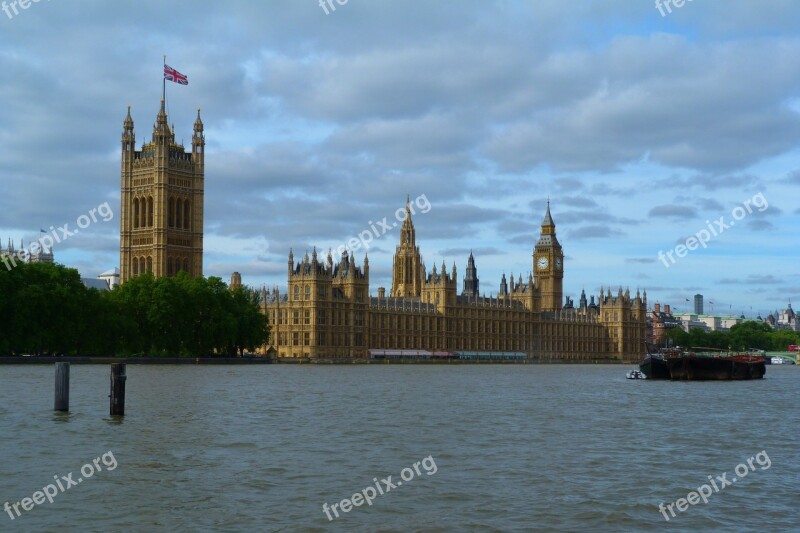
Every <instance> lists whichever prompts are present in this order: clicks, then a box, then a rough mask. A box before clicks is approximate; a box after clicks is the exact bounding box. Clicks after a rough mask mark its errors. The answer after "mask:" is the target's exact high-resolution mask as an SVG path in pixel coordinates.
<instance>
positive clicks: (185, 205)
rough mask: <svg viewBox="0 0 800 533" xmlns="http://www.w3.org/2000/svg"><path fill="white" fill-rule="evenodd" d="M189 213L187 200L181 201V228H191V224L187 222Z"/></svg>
mask: <svg viewBox="0 0 800 533" xmlns="http://www.w3.org/2000/svg"><path fill="white" fill-rule="evenodd" d="M189 213H191V209H189V200H184V201H183V229H192V226H191V225H190V224H189Z"/></svg>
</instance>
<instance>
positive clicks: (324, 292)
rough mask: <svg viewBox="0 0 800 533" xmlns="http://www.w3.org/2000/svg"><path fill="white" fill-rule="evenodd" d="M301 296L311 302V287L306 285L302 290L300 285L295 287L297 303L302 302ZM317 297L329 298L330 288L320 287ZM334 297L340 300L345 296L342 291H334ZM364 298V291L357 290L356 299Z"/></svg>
mask: <svg viewBox="0 0 800 533" xmlns="http://www.w3.org/2000/svg"><path fill="white" fill-rule="evenodd" d="M301 294H302V295H303V299H304V300H310V299H311V286H310V285H305V286H303V287H302V289H301V287H300V285H295V286H294V298H292V299H293V300H295V301H300V295H301ZM317 296H319V297H320V298H327V297H328V288H327V287H326V286H324V285H320V286H319V288H318V289H317ZM333 297H334V298H340V297H343V294H342V293H341V291H336V290H334V291H333ZM363 298H364V289H362V288H358V289H356V299H358V300H361V299H363Z"/></svg>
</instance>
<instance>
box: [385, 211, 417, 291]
mask: <svg viewBox="0 0 800 533" xmlns="http://www.w3.org/2000/svg"><path fill="white" fill-rule="evenodd" d="M409 206H410V200H409V199H408V198H406V218H405V220H403V227H402V228H401V229H400V244H398V245H397V250H396V251H395V254H394V265H393V267H392V292H391V296H394V297H418V296H420V295H421V294H422V280H423V278H424V276H425V272H424V269H423V267H422V261H421V260H420V256H419V246H417V244H416V232H415V231H414V223H413V222H412V221H411V208H410V207H409Z"/></svg>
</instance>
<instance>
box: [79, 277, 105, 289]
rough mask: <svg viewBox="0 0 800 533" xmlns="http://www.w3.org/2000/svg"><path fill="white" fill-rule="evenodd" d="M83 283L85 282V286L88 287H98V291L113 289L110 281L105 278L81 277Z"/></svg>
mask: <svg viewBox="0 0 800 533" xmlns="http://www.w3.org/2000/svg"><path fill="white" fill-rule="evenodd" d="M81 283H83V285H84V287H86V288H87V289H97V290H98V291H108V290H111V289H110V287H109V286H108V282H107V281H106V280H104V279H99V278H81Z"/></svg>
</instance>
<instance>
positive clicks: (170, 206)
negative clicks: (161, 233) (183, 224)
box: [167, 198, 175, 228]
mask: <svg viewBox="0 0 800 533" xmlns="http://www.w3.org/2000/svg"><path fill="white" fill-rule="evenodd" d="M167 226H168V227H170V228H172V227H174V226H175V199H174V198H170V199H169V202H168V203H167Z"/></svg>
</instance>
